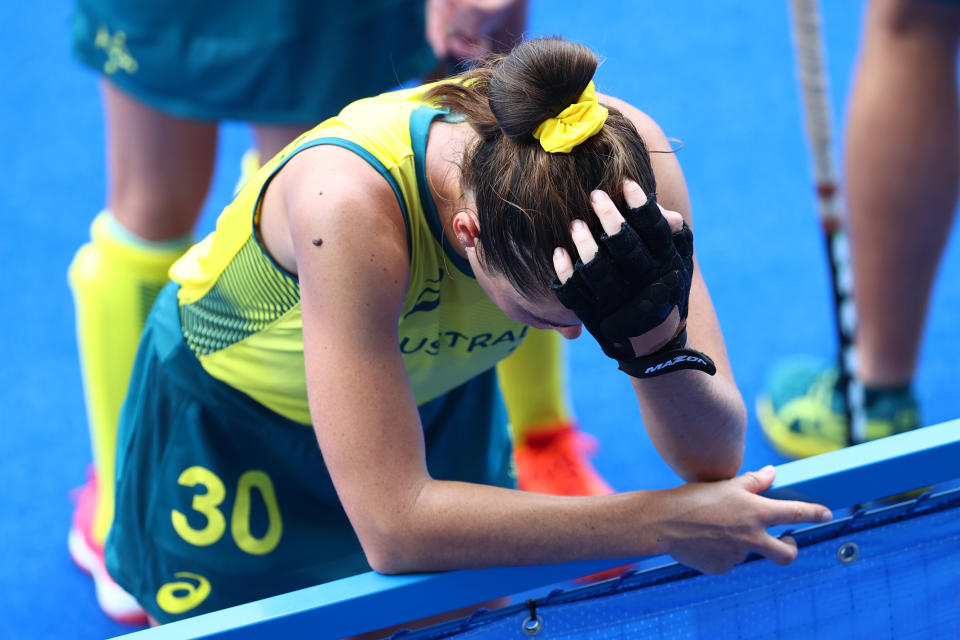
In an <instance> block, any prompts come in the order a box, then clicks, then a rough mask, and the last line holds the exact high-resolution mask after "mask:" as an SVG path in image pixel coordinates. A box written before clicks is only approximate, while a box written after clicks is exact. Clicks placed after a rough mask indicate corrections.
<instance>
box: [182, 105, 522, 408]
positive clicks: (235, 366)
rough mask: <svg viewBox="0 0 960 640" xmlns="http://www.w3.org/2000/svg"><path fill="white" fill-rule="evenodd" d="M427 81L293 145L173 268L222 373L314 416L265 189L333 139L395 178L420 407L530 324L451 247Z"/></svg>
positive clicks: (490, 359) (402, 329)
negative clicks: (270, 231) (266, 215)
mask: <svg viewBox="0 0 960 640" xmlns="http://www.w3.org/2000/svg"><path fill="white" fill-rule="evenodd" d="M425 89H426V87H418V88H414V89H406V90H402V91H395V92H391V93H385V94H382V95H380V96H377V97H374V98H368V99H364V100H359V101H357V102H354V103H352V104H351V105H349V106H347V107H346V108H345V109H344V110H343V111H342V112H341V113H340V114H339V115H338V116H336V117H334V118H331V119H329V120H326V121H325V122H323V123H321V124H320V125H318V126H317V127H315V128H314V129H312V130H310V131H309V132H307V133H305V134H304V135H302V136H301V137H300V138H298V139H297V140H295V141H294V142H292V143H291V144H290V145H289V146H288V147H287V148H286V149H285V150H284V151H283V152H281V153H280V154H279V155H278V156H276V157H275V158H274V159H273V160H271V161H270V162H268V163H267V164H266V165H265V166H264V167H263V168H262V169H261V170H260V171H259V172H258V173H257V174H255V175H254V176H253V177H252V178H251V179H250V181H249V182H248V183H247V184H246V185H245V186H244V188H243V189H242V190H241V191H240V193H239V194H238V195H237V197H236V198H235V199H234V201H233V202H232V203H231V204H230V205H228V206H227V207H226V208H225V209H224V211H223V213H222V214H221V215H220V218H219V220H218V221H217V228H216V231H214V232H213V233H212V234H210V235H209V236H208V237H207V238H206V239H204V240H203V241H202V242H200V243H199V244H197V245H195V246H194V247H193V248H192V249H191V250H190V251H189V252H188V253H187V254H186V255H185V256H184V257H183V258H181V259H180V260H179V261H178V262H177V263H176V264H175V265H174V266H173V268H172V269H171V272H170V273H171V278H172V279H173V280H174V281H176V282H177V283H179V285H180V290H179V294H178V295H179V309H180V322H181V328H182V331H183V334H184V338H185V340H186V342H187V344H188V345H189V346H190V349H191V350H192V351H193V353H194V354H195V355H196V356H197V358H198V359H199V361H200V364H201V365H202V366H203V368H204V369H205V370H206V371H207V372H208V373H209V374H210V375H212V376H213V377H214V378H217V379H219V380H221V381H223V382H225V383H227V384H229V385H230V386H232V387H234V388H236V389H238V390H240V391H242V392H244V393H246V394H247V395H249V396H250V397H252V398H253V399H255V400H257V401H258V402H260V403H261V404H263V405H265V406H267V407H269V408H270V409H272V410H274V411H276V412H277V413H279V414H280V415H282V416H284V417H287V418H289V419H291V420H294V421H297V422H300V423H304V424H308V423H309V422H310V413H309V408H308V404H307V392H306V380H305V375H304V364H303V332H302V329H303V320H302V316H301V308H300V290H299V284H298V281H297V278H296V277H295V276H293V275H291V274H289V273H287V272H286V271H284V270H283V269H282V268H280V267H279V266H278V265H277V264H276V263H275V262H274V261H273V259H272V258H271V257H270V256H269V255H268V254H267V252H266V251H265V250H264V248H263V247H262V245H261V244H260V241H259V239H258V238H257V233H256V228H257V222H258V216H259V210H260V206H261V203H262V199H263V194H264V192H265V189H266V185H267V184H268V183H269V181H270V179H271V178H272V177H273V176H274V174H276V172H277V171H279V170H280V169H281V168H282V167H283V166H284V164H286V162H288V161H289V160H290V158H292V157H293V156H294V155H296V154H297V153H299V152H300V151H302V150H304V149H308V148H310V147H313V146H316V145H321V144H329V145H337V146H340V147H343V148H346V149H349V150H350V151H353V152H354V153H356V154H357V155H359V156H360V157H362V158H363V159H364V160H366V161H367V162H368V163H369V164H370V165H371V166H372V167H373V168H374V169H376V170H377V171H378V172H379V173H380V175H382V176H383V178H384V179H385V180H386V181H387V182H388V183H389V184H390V186H391V187H392V189H393V192H394V194H395V195H396V198H397V202H398V203H399V205H400V209H401V211H402V212H403V217H404V221H405V223H406V230H407V248H408V250H409V255H410V279H409V283H410V284H409V287H408V289H407V293H406V296H405V298H404V302H403V309H402V311H401V313H400V318H399V324H398V328H399V340H400V344H399V345H398V347H399V349H400V352H401V354H402V357H403V361H404V364H405V365H406V369H407V374H408V375H409V377H410V382H411V384H412V386H413V392H414V395H415V397H416V401H417V404H423V403H424V402H427V401H429V400H432V399H434V398H437V397H438V396H440V395H442V394H444V393H446V392H447V391H450V390H451V389H454V388H456V387H457V386H459V385H461V384H463V383H464V382H466V381H467V380H470V379H471V378H473V377H474V376H476V375H478V374H480V373H481V372H483V371H486V370H487V369H489V368H490V367H492V366H493V365H494V364H496V363H497V362H498V361H499V360H501V359H503V358H505V357H506V356H507V355H508V354H510V353H511V352H512V351H513V350H514V349H515V348H516V347H517V346H518V345H519V344H520V341H521V340H522V339H523V337H524V335H525V333H526V330H527V327H526V325H523V324H521V323H518V322H516V321H513V320H511V319H509V318H508V317H507V316H506V315H504V313H503V312H502V311H501V310H500V309H499V308H498V307H497V306H496V305H495V304H494V303H493V302H492V301H490V299H489V298H488V297H487V296H486V294H485V293H484V292H483V290H482V289H481V288H480V286H479V285H478V284H477V281H476V280H475V279H474V277H473V273H472V271H471V269H470V266H469V264H468V263H467V262H466V261H465V260H463V259H462V258H461V257H460V256H458V255H457V254H456V253H455V252H454V251H453V250H452V248H450V247H449V245H448V244H447V243H445V241H444V239H443V231H442V229H441V226H440V221H439V218H438V217H437V211H436V207H435V205H434V202H433V199H432V197H431V196H430V192H429V190H428V189H427V181H426V173H425V170H426V169H425V156H426V147H427V135H428V132H429V129H430V124H431V123H432V122H433V121H434V120H435V119H436V118H438V117H448V116H447V113H446V112H445V111H443V110H440V109H437V108H435V107H434V106H433V105H429V104H425V103H424V102H423V100H422V97H421V96H422V94H423V93H424V91H425Z"/></svg>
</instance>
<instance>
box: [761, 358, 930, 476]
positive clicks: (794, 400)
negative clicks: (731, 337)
mask: <svg viewBox="0 0 960 640" xmlns="http://www.w3.org/2000/svg"><path fill="white" fill-rule="evenodd" d="M865 405H866V406H865V409H866V414H867V437H866V439H867V440H877V439H879V438H884V437H886V436H890V435H893V434H896V433H903V432H904V431H910V430H912V429H916V428H917V427H918V426H920V412H919V410H918V407H917V401H916V399H915V398H914V396H913V394H912V393H911V391H910V389H909V387H904V388H898V389H866V390H865ZM845 412H846V400H845V398H844V397H843V393H842V390H841V389H840V388H839V376H838V374H837V369H836V368H835V367H823V366H822V365H818V364H817V363H816V362H815V361H812V360H809V359H802V358H793V359H790V360H785V361H783V362H781V363H780V365H778V366H777V367H776V368H775V370H774V371H773V373H772V374H771V376H770V378H769V381H768V384H767V386H766V390H765V391H764V392H762V393H761V394H759V395H758V396H757V417H758V418H759V420H760V426H761V428H762V429H763V433H764V435H765V436H766V437H767V440H769V441H770V444H771V445H773V447H774V449H776V450H777V451H778V452H779V453H780V454H781V455H783V456H786V457H788V458H793V459H797V458H807V457H809V456H815V455H819V454H821V453H826V452H828V451H834V450H836V449H842V448H843V447H845V446H847V443H848V430H849V425H848V424H847V417H846V413H845Z"/></svg>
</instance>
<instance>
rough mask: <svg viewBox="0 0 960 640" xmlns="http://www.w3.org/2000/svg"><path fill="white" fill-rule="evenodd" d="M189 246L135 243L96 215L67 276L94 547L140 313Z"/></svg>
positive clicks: (108, 512)
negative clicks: (92, 497)
mask: <svg viewBox="0 0 960 640" xmlns="http://www.w3.org/2000/svg"><path fill="white" fill-rule="evenodd" d="M189 246H190V240H189V239H187V238H183V239H179V240H175V241H172V242H164V243H151V242H147V241H145V240H141V239H139V238H137V237H136V236H134V235H133V234H131V233H130V232H129V231H126V230H125V229H123V228H122V227H121V226H120V225H119V224H118V223H117V222H116V221H115V220H114V219H113V216H112V215H110V213H109V212H107V211H104V212H102V213H100V215H98V216H97V217H96V218H95V219H94V221H93V224H92V225H91V227H90V242H88V243H87V244H85V245H83V246H82V247H80V250H79V251H77V254H76V256H74V258H73V262H72V263H71V264H70V269H69V271H68V272H67V278H68V280H69V282H70V288H71V290H72V291H73V302H74V307H75V310H76V323H77V349H78V351H79V353H80V369H81V372H82V374H83V386H84V395H85V399H86V405H87V419H88V421H89V424H90V440H91V444H92V447H93V459H94V463H95V465H96V469H97V474H98V477H99V491H98V493H99V496H98V502H97V509H96V515H95V516H94V524H93V531H92V534H93V539H94V540H95V541H96V542H98V543H100V544H102V543H103V541H104V540H105V539H106V537H107V531H108V530H109V529H110V523H111V522H112V521H113V483H114V455H115V454H116V439H117V420H118V418H119V415H120V406H121V405H122V404H123V399H124V397H125V396H126V393H127V383H128V382H129V378H130V371H131V370H132V369H133V359H134V356H135V355H136V352H137V345H138V343H139V342H140V333H141V332H142V331H143V324H144V321H145V320H146V317H147V313H148V312H149V311H150V307H151V305H152V304H153V301H154V299H155V298H156V297H157V294H158V293H159V292H160V289H161V288H162V287H163V285H165V284H166V283H167V280H168V276H167V271H168V270H169V269H170V265H171V264H173V263H174V262H175V261H176V260H177V258H179V257H180V256H181V255H182V254H183V252H184V251H186V249H187V248H188V247H189Z"/></svg>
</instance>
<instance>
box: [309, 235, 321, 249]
mask: <svg viewBox="0 0 960 640" xmlns="http://www.w3.org/2000/svg"><path fill="white" fill-rule="evenodd" d="M311 242H313V246H315V247H319V246H320V245H322V244H323V238H321V237H320V236H316V237H315V238H314V239H313V240H311Z"/></svg>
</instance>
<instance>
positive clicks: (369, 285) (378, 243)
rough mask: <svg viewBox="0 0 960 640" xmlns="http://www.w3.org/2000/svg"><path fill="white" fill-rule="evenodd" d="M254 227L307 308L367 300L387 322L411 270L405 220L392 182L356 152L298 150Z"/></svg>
mask: <svg viewBox="0 0 960 640" xmlns="http://www.w3.org/2000/svg"><path fill="white" fill-rule="evenodd" d="M260 233H261V236H262V239H263V241H264V244H265V246H266V247H267V250H268V251H269V252H270V253H271V255H272V256H273V257H274V258H275V259H276V260H277V262H278V263H279V264H280V265H281V266H283V267H284V268H285V269H287V270H289V271H290V272H291V273H294V274H296V275H297V276H298V278H299V280H300V291H301V298H302V301H303V304H304V312H305V313H307V312H308V308H309V309H310V310H311V312H321V313H322V314H323V315H328V314H330V313H335V310H336V309H337V308H339V309H340V311H341V313H343V312H345V311H346V306H351V305H353V304H354V302H357V303H360V304H361V305H362V304H365V303H366V304H370V305H375V306H376V307H377V310H378V312H377V314H375V315H376V316H381V314H386V315H382V316H381V317H380V319H381V320H382V321H383V322H387V323H388V322H389V321H388V320H387V316H388V315H389V313H391V310H396V311H397V312H399V305H400V304H402V300H403V295H404V293H405V291H406V283H407V279H408V272H409V256H408V255H407V241H406V225H405V223H404V219H403V213H402V209H401V206H400V203H399V201H398V199H397V195H396V193H395V192H394V190H393V188H392V186H391V185H390V183H389V182H388V181H387V179H386V178H385V177H384V176H383V175H381V174H380V173H379V172H378V171H377V169H375V168H374V167H373V166H372V165H371V164H370V163H369V162H367V160H365V159H364V158H362V157H361V156H359V155H357V154H355V153H353V152H352V151H350V150H348V149H344V148H342V147H337V146H333V145H319V146H317V147H313V148H311V149H306V150H304V151H301V152H300V153H298V154H297V155H296V156H295V157H294V158H292V159H291V160H290V161H289V162H288V163H287V165H286V166H284V168H283V169H282V170H281V171H280V172H279V173H278V174H277V176H276V177H275V178H274V181H273V182H272V183H271V185H270V186H269V188H268V190H267V194H266V195H265V197H264V202H263V207H262V209H261V220H260ZM351 301H353V302H351ZM361 301H366V302H365V303H364V302H361ZM320 302H323V303H324V304H318V303H320ZM327 303H330V304H327ZM354 311H355V312H357V313H361V310H360V309H357V308H354ZM368 317H370V318H373V317H374V316H373V315H371V316H368Z"/></svg>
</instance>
